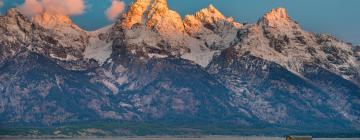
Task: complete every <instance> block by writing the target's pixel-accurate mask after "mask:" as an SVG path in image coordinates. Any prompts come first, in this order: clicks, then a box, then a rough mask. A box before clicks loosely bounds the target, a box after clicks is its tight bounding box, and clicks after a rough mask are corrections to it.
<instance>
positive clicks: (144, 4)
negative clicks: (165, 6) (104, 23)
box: [121, 0, 151, 29]
mask: <svg viewBox="0 0 360 140" xmlns="http://www.w3.org/2000/svg"><path fill="white" fill-rule="evenodd" d="M150 5H151V0H135V1H134V2H133V3H132V4H131V5H130V6H129V10H128V11H127V13H125V14H124V16H123V19H122V21H121V22H122V23H121V26H122V27H123V28H125V29H130V28H131V27H132V26H133V25H134V24H137V23H142V22H144V21H143V18H144V14H145V12H146V11H147V10H148V9H149V6H150Z"/></svg>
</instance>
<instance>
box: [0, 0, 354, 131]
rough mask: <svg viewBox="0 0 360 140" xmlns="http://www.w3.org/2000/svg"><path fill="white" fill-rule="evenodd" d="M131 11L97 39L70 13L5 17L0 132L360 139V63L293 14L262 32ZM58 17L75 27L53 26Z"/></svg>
mask: <svg viewBox="0 0 360 140" xmlns="http://www.w3.org/2000/svg"><path fill="white" fill-rule="evenodd" d="M128 9H129V10H128V11H127V12H126V13H124V14H123V15H121V16H120V17H119V20H118V21H116V22H115V23H114V24H113V25H110V26H107V27H104V28H102V29H99V30H97V31H91V32H89V31H84V30H82V29H80V28H77V26H76V25H73V24H72V22H71V21H69V19H68V18H67V17H63V16H60V15H55V16H53V15H46V13H44V15H40V16H36V17H35V18H33V20H31V19H29V18H27V17H25V16H23V15H22V14H21V13H20V12H18V11H17V10H16V9H11V10H10V11H9V12H8V14H7V15H5V16H1V17H0V33H1V35H0V53H1V54H3V55H1V57H0V79H3V80H1V82H0V93H1V95H0V96H1V98H0V123H5V124H6V123H30V124H31V123H40V124H43V125H50V126H51V125H54V124H64V123H71V122H82V121H91V120H115V121H139V122H146V121H160V122H161V121H163V122H171V121H179V120H184V121H185V120H187V121H189V122H191V121H195V120H198V121H203V122H209V123H222V124H228V123H232V124H236V125H239V126H244V127H248V128H256V125H261V126H269V127H271V126H276V127H280V128H293V127H296V126H304V128H305V126H306V128H308V127H311V126H313V127H315V126H314V124H317V125H319V126H320V127H327V128H329V129H335V130H339V129H344V130H352V129H355V130H360V111H359V110H360V94H359V93H360V55H359V54H360V53H359V52H357V51H356V50H355V49H354V47H353V46H352V45H350V44H348V43H345V42H344V41H340V40H338V39H336V38H334V37H331V36H329V35H323V34H315V33H310V32H306V31H304V30H302V29H301V27H300V25H299V24H298V23H296V22H295V21H294V20H293V19H291V18H290V16H289V15H288V14H287V12H286V9H284V8H278V9H273V10H271V11H270V12H268V13H266V14H265V15H264V16H263V17H262V18H261V19H260V20H259V21H258V22H257V23H254V24H241V23H237V22H235V21H233V19H232V18H227V17H225V16H224V15H222V14H221V13H220V12H219V11H218V10H217V9H216V8H215V7H214V6H212V5H210V6H209V7H207V8H204V9H202V10H200V11H199V12H196V13H195V14H194V15H188V16H185V17H184V19H181V17H180V16H179V15H178V14H177V13H176V12H175V11H172V10H171V9H169V8H168V6H167V1H166V0H153V1H151V0H136V1H134V3H133V4H132V5H131V6H130V7H129V8H128ZM173 15H174V16H173ZM53 18H55V19H56V20H61V21H63V20H64V21H65V22H63V23H64V24H62V22H56V23H54V24H53V23H52V21H49V22H46V21H48V20H51V19H53ZM47 19H48V20H47ZM21 108H23V109H21ZM13 110H16V111H13ZM49 110H52V111H49ZM319 122H321V123H319ZM300 130H302V129H301V128H299V130H298V131H299V132H300ZM294 131H296V130H294ZM324 131H325V132H326V130H324ZM259 134H261V132H260V133H259Z"/></svg>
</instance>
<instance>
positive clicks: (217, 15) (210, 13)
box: [195, 4, 226, 23]
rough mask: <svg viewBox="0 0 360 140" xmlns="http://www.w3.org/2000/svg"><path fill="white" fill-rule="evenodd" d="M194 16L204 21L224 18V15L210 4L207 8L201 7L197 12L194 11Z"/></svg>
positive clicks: (208, 21)
mask: <svg viewBox="0 0 360 140" xmlns="http://www.w3.org/2000/svg"><path fill="white" fill-rule="evenodd" d="M195 17H196V18H197V19H199V20H201V21H202V22H206V23H214V22H217V21H219V20H225V19H226V17H225V16H224V15H223V14H222V13H221V12H220V11H219V10H218V9H216V8H215V7H214V6H213V5H212V4H210V5H209V6H208V7H207V8H204V9H201V10H200V11H199V12H197V13H195Z"/></svg>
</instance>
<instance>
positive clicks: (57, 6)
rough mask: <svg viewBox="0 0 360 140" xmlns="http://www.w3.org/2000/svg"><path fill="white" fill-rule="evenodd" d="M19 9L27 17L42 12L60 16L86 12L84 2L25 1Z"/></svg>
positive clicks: (65, 0) (58, 0)
mask: <svg viewBox="0 0 360 140" xmlns="http://www.w3.org/2000/svg"><path fill="white" fill-rule="evenodd" d="M18 9H19V10H20V11H21V12H22V13H23V14H25V15H27V16H30V17H32V16H34V15H37V14H40V13H42V12H48V13H50V14H59V15H67V16H73V15H80V14H82V13H83V12H84V10H85V3H84V0H25V2H24V3H23V4H22V5H20V6H19V7H18Z"/></svg>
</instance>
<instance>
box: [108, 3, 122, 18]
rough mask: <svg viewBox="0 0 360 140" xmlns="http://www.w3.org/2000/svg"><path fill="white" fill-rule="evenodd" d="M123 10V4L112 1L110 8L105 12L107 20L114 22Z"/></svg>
mask: <svg viewBox="0 0 360 140" xmlns="http://www.w3.org/2000/svg"><path fill="white" fill-rule="evenodd" d="M124 9H125V3H124V2H123V1H120V0H112V3H111V6H110V7H109V8H108V9H107V10H106V16H107V18H108V19H109V20H115V19H116V18H117V17H118V16H119V15H120V14H121V13H122V12H123V11H124Z"/></svg>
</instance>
